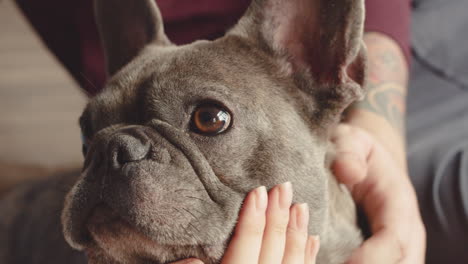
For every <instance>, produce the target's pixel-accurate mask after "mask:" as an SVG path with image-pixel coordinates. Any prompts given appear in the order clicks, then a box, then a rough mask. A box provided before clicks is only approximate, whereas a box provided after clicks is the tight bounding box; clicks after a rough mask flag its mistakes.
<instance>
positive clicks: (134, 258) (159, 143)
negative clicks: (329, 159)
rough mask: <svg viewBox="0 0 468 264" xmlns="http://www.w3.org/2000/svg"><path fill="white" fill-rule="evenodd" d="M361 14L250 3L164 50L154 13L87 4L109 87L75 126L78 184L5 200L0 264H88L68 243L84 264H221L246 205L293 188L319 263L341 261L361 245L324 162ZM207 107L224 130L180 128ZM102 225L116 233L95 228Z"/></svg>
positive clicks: (52, 183)
mask: <svg viewBox="0 0 468 264" xmlns="http://www.w3.org/2000/svg"><path fill="white" fill-rule="evenodd" d="M363 9H364V8H363V0H254V1H253V2H252V4H251V6H250V7H249V9H248V10H247V12H246V14H245V15H244V17H243V18H242V19H241V20H240V21H239V23H238V24H237V25H236V26H234V28H232V29H231V30H230V31H229V32H228V33H227V34H226V35H225V36H224V37H222V38H220V39H217V40H215V41H197V42H194V43H192V44H189V45H184V46H176V45H173V44H171V42H170V41H169V40H168V39H167V37H166V36H165V34H164V31H163V26H162V20H161V16H160V14H159V11H158V9H157V7H156V5H155V4H154V2H153V1H152V0H133V1H130V0H97V2H96V11H97V21H98V26H99V29H100V32H101V37H102V40H103V43H104V48H105V51H106V55H107V67H108V71H109V73H110V75H111V76H112V78H111V79H110V81H109V82H108V83H107V85H106V87H105V89H104V90H103V92H102V93H100V94H99V95H97V96H96V97H94V98H92V99H91V101H90V102H89V104H88V106H87V107H86V109H85V111H84V113H83V115H82V117H81V119H80V123H81V126H82V130H83V133H84V135H85V136H86V137H87V138H89V139H92V141H91V144H90V146H89V151H88V154H87V156H86V161H85V164H84V168H83V171H82V173H81V175H80V176H79V177H78V176H74V174H71V175H65V176H62V177H57V178H54V179H52V180H48V181H46V182H39V183H35V184H31V185H29V186H24V187H23V188H21V189H18V190H15V191H14V192H13V193H11V194H10V195H9V196H8V197H6V198H5V199H3V201H1V203H0V206H1V216H0V232H1V238H0V247H1V248H0V262H1V263H83V262H85V258H84V255H83V253H81V252H79V251H76V250H72V249H71V248H69V247H68V246H67V245H66V244H65V240H66V241H67V242H68V244H69V245H71V246H72V247H73V248H74V249H77V250H85V251H86V252H87V257H88V260H89V262H90V263H166V262H168V261H173V260H177V259H181V258H186V257H197V258H200V259H202V260H203V261H204V262H205V263H207V264H209V263H217V262H219V260H220V259H221V257H222V255H223V251H224V249H225V246H226V244H227V242H228V241H229V238H230V237H231V235H232V231H233V228H234V226H235V224H236V219H237V216H238V212H239V209H240V207H241V204H242V201H243V199H244V197H245V195H246V194H247V193H248V192H249V191H250V190H252V189H253V188H255V187H257V186H260V185H265V186H267V187H268V188H270V187H272V186H274V185H276V184H279V183H283V182H285V181H291V182H292V183H293V187H294V201H295V202H306V203H308V204H309V207H310V227H309V233H310V234H318V235H320V237H321V245H322V246H321V250H320V254H319V261H318V263H327V264H330V263H331V264H333V263H343V262H344V261H345V259H346V258H347V257H348V256H349V255H350V253H351V251H352V250H353V249H355V248H356V247H358V246H359V244H360V243H361V236H360V232H359V230H358V229H357V227H356V223H355V222H356V219H355V218H356V217H355V208H354V205H353V203H352V200H351V198H350V195H349V193H347V192H346V191H344V190H343V189H342V188H341V187H340V186H339V185H338V184H337V182H336V180H335V179H334V177H333V176H332V175H331V174H330V173H329V172H328V170H327V169H326V167H327V166H326V160H325V156H326V153H327V151H329V149H330V147H329V141H328V135H329V131H330V130H331V129H332V128H333V126H335V125H336V123H337V122H338V120H339V118H340V115H341V113H342V111H343V109H345V108H346V107H347V106H348V105H349V104H350V103H352V102H353V101H354V100H356V99H357V98H359V97H360V96H361V95H362V86H363V82H364V75H365V74H364V68H365V60H364V58H365V56H364V47H363V44H362V26H363V18H364V10H363ZM206 101H216V102H217V104H219V105H222V106H224V107H225V108H227V109H228V111H229V112H230V113H231V114H232V120H233V121H232V122H233V123H232V125H231V127H230V128H229V129H228V130H227V131H226V132H225V133H222V134H219V135H216V136H204V135H200V134H198V133H196V132H194V131H192V130H191V125H190V123H191V114H192V113H193V111H194V109H195V108H196V107H197V106H198V105H199V104H200V103H202V102H206ZM122 148H124V149H126V151H127V152H129V153H127V154H126V155H127V156H128V155H129V156H130V157H127V158H128V159H130V160H129V162H127V163H125V165H124V166H120V165H119V163H118V162H117V161H116V159H117V156H118V155H122V153H119V151H121V149H122ZM148 149H149V153H150V154H149V155H146V153H147V152H148V151H147V150H148ZM140 154H141V155H143V156H141V157H140V156H138V155H140ZM145 155H146V156H145ZM130 161H131V162H130ZM75 175H76V174H75ZM67 192H68V194H67V195H66V198H64V196H65V193H67ZM63 201H64V204H65V205H64V207H63ZM62 208H63V210H62ZM60 211H62V212H61V223H62V226H63V234H64V237H65V240H64V239H63V237H62V235H61V233H60V224H59V214H60ZM91 216H92V217H91ZM108 218H109V219H108ZM110 218H112V221H114V220H115V219H117V220H116V221H117V223H119V224H118V225H115V226H113V227H112V228H108V229H106V224H104V229H102V226H99V224H100V222H99V221H103V222H104V223H107V222H106V221H107V220H108V221H111V219H110ZM90 219H94V220H90ZM99 219H100V220H99ZM106 219H107V220H106ZM122 219H123V220H122ZM96 221H97V222H96ZM122 223H125V224H122ZM103 230H104V231H103Z"/></svg>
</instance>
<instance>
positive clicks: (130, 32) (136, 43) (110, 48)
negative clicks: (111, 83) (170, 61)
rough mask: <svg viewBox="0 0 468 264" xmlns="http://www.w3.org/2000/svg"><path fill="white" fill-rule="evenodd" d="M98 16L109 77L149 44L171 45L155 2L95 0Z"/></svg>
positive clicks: (143, 0)
mask: <svg viewBox="0 0 468 264" xmlns="http://www.w3.org/2000/svg"><path fill="white" fill-rule="evenodd" d="M95 13H96V14H95V15H96V22H97V25H98V29H99V33H100V35H101V41H102V44H103V48H104V51H105V55H106V64H107V71H108V73H109V75H113V74H115V73H116V72H117V71H118V70H120V69H121V68H122V67H123V66H125V65H126V64H127V63H128V62H130V61H131V60H132V59H133V58H134V57H135V56H136V55H138V53H139V52H140V51H141V50H142V49H143V48H144V47H145V46H146V45H148V44H150V43H151V44H155V45H170V41H169V39H168V38H167V37H166V35H165V34H164V28H163V21H162V18H161V14H160V12H159V10H158V8H157V6H156V4H155V2H154V0H95Z"/></svg>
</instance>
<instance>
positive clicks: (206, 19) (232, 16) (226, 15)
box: [17, 0, 410, 95]
mask: <svg viewBox="0 0 468 264" xmlns="http://www.w3.org/2000/svg"><path fill="white" fill-rule="evenodd" d="M156 1H157V3H158V6H159V8H160V10H161V13H162V16H163V18H164V25H165V29H166V34H167V35H168V37H169V38H170V39H171V40H172V41H173V42H174V43H176V44H184V43H189V42H192V41H193V40H196V39H202V38H203V39H214V38H217V37H219V36H222V35H223V34H224V32H225V31H226V30H227V29H229V28H230V27H231V26H232V25H234V24H235V22H236V21H237V20H238V19H239V18H240V17H241V16H242V14H243V13H244V11H245V10H246V9H247V7H248V5H249V3H250V0H197V1H194V0H156ZM409 1H410V0H366V10H367V11H366V23H365V28H366V31H377V32H381V33H384V34H386V35H388V36H390V37H391V38H392V39H394V40H395V41H396V42H397V43H398V44H399V45H400V47H401V49H402V51H403V53H404V54H405V56H406V58H407V60H408V61H409V57H410V56H409V53H410V48H409V26H410V2H409ZM17 3H18V5H19V6H20V8H21V9H22V10H23V12H24V13H25V15H26V16H27V18H28V19H29V20H30V22H31V24H32V25H33V27H34V28H35V29H36V30H37V32H38V33H39V35H40V36H41V38H42V40H43V41H44V42H45V44H46V45H47V47H48V48H49V49H50V50H51V51H52V53H54V54H55V55H56V56H57V58H58V59H59V60H60V62H62V63H63V65H64V66H65V67H66V68H67V70H68V71H69V72H70V73H71V74H72V76H73V77H74V78H75V80H77V81H78V83H79V84H80V86H81V87H82V88H83V89H84V90H85V91H86V92H87V93H88V94H89V95H94V94H96V93H97V92H99V91H100V89H101V88H102V87H103V86H104V82H105V80H106V78H107V77H106V73H105V67H104V55H103V50H102V49H101V45H100V40H99V35H98V32H97V28H96V24H95V21H94V16H93V1H92V0H79V1H63V0H42V1H37V0H17Z"/></svg>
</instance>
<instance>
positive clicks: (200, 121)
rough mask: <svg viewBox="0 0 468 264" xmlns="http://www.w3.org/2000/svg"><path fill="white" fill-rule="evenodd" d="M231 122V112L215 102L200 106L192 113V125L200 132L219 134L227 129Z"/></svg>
mask: <svg viewBox="0 0 468 264" xmlns="http://www.w3.org/2000/svg"><path fill="white" fill-rule="evenodd" d="M230 124H231V114H229V112H228V111H227V110H225V109H224V108H222V107H220V106H217V105H213V104H204V105H201V106H199V107H198V108H197V109H196V110H195V112H194V113H193V115H192V127H193V129H194V130H195V132H197V133H200V134H205V135H217V134H220V133H222V132H224V131H226V129H228V128H229V125H230Z"/></svg>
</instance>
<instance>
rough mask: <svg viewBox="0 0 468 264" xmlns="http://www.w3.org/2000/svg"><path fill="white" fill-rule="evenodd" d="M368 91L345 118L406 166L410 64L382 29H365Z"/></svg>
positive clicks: (349, 110) (403, 166)
mask: <svg viewBox="0 0 468 264" xmlns="http://www.w3.org/2000/svg"><path fill="white" fill-rule="evenodd" d="M364 42H365V43H366V46H367V54H368V63H369V66H368V83H367V95H366V97H365V98H364V100H362V101H360V102H358V103H356V104H354V105H353V106H352V107H351V108H350V109H348V111H347V116H346V122H347V123H349V124H352V125H354V126H357V127H360V128H363V129H365V130H367V131H368V132H370V133H371V134H372V135H373V136H374V137H375V138H376V139H377V140H379V141H380V142H381V143H382V144H383V145H384V146H385V147H386V148H387V150H388V151H390V152H391V154H392V155H393V157H394V158H395V159H396V160H397V162H398V164H399V165H401V167H402V168H406V154H405V147H404V146H405V138H404V136H405V135H404V133H405V131H404V126H405V113H406V112H405V110H406V109H405V102H406V100H405V99H406V89H407V81H408V66H407V63H406V61H405V58H404V56H403V53H402V51H401V49H400V47H399V46H398V45H397V43H396V42H395V41H394V40H392V39H390V38H389V37H387V36H385V35H382V34H380V33H366V34H365V35H364Z"/></svg>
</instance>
